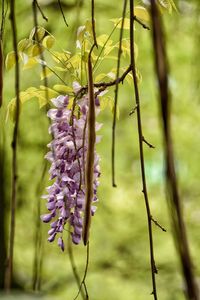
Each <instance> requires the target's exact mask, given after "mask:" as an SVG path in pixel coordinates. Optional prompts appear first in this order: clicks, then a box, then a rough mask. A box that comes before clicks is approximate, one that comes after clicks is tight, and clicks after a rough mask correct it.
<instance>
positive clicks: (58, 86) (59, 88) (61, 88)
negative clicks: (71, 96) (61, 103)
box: [53, 84, 73, 94]
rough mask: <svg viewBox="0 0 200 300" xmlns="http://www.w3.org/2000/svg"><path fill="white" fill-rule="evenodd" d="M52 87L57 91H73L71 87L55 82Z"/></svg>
mask: <svg viewBox="0 0 200 300" xmlns="http://www.w3.org/2000/svg"><path fill="white" fill-rule="evenodd" d="M53 89H54V90H56V91H57V92H59V93H66V94H68V93H73V89H72V88H71V87H69V86H67V85H62V84H56V85H54V86H53Z"/></svg>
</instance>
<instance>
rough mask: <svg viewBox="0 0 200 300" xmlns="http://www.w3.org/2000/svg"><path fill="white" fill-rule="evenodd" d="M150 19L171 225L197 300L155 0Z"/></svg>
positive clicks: (189, 286)
mask: <svg viewBox="0 0 200 300" xmlns="http://www.w3.org/2000/svg"><path fill="white" fill-rule="evenodd" d="M151 18H152V26H153V32H152V39H153V45H154V58H155V69H156V74H157V78H158V83H159V93H160V112H161V119H162V124H163V142H164V151H165V168H166V188H167V192H168V195H169V204H170V208H171V218H172V225H173V230H174V237H175V242H176V246H177V250H178V253H179V257H180V262H181V267H182V273H183V277H184V281H185V287H186V294H187V299H193V300H198V299H199V296H200V294H199V290H198V287H197V285H196V282H195V276H194V271H193V262H192V258H191V255H190V249H189V242H188V238H187V233H186V226H185V223H184V219H183V211H182V205H181V199H180V195H179V190H178V181H177V175H176V170H175V163H174V160H175V159H174V150H173V141H172V133H171V123H170V116H171V114H170V108H171V97H170V92H169V86H168V78H169V70H168V62H167V54H166V47H165V38H164V30H163V23H162V18H161V15H160V13H159V10H158V8H157V4H156V2H155V0H151Z"/></svg>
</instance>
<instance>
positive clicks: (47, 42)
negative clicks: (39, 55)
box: [42, 35, 55, 49]
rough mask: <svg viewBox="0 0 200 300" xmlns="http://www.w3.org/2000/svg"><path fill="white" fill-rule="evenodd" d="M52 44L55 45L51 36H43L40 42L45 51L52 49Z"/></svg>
mask: <svg viewBox="0 0 200 300" xmlns="http://www.w3.org/2000/svg"><path fill="white" fill-rule="evenodd" d="M54 43H55V38H54V37H53V36H52V35H47V36H45V38H44V39H43V41H42V45H43V46H44V47H45V48H47V49H50V48H52V47H53V45H54Z"/></svg>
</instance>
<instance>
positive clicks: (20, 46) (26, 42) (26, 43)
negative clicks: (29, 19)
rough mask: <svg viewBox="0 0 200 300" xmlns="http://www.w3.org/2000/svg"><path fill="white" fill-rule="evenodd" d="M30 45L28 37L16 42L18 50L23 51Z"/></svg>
mask: <svg viewBox="0 0 200 300" xmlns="http://www.w3.org/2000/svg"><path fill="white" fill-rule="evenodd" d="M31 45H32V42H31V41H30V40H29V39H23V40H21V41H20V42H19V43H18V46H17V47H18V51H21V52H24V51H25V50H26V49H27V48H28V47H29V46H31Z"/></svg>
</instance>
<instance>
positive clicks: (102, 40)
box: [97, 34, 112, 47]
mask: <svg viewBox="0 0 200 300" xmlns="http://www.w3.org/2000/svg"><path fill="white" fill-rule="evenodd" d="M107 39H108V35H107V34H102V35H100V36H98V37H97V44H98V46H100V47H103V46H104V44H105V43H106V41H107ZM109 41H111V43H112V40H109Z"/></svg>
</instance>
